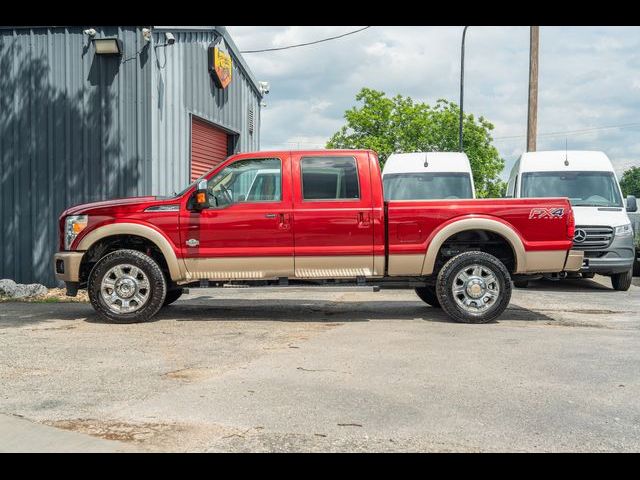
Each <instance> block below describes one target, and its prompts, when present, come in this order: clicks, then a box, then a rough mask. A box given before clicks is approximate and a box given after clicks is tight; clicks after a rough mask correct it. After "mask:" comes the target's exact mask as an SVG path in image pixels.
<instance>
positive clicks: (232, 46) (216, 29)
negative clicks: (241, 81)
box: [0, 25, 264, 98]
mask: <svg viewBox="0 0 640 480" xmlns="http://www.w3.org/2000/svg"><path fill="white" fill-rule="evenodd" d="M62 27H64V25H56V26H52V25H39V26H0V30H9V29H18V28H62ZM151 28H153V29H154V30H161V31H163V30H166V31H171V30H174V31H178V30H181V31H189V32H198V31H205V32H218V33H219V34H220V35H222V36H223V37H224V39H225V41H226V42H227V45H228V46H229V48H230V49H231V52H232V53H233V56H234V57H235V59H236V61H237V63H238V64H239V65H240V68H241V69H242V70H243V71H244V73H245V74H246V75H247V77H248V78H249V80H251V83H252V86H253V88H254V89H255V90H256V92H257V93H258V95H260V97H261V98H262V97H263V96H264V95H263V94H262V90H261V89H260V84H259V83H258V80H256V77H255V75H254V74H253V72H252V71H251V69H250V68H249V65H247V62H245V60H244V58H243V57H242V54H241V53H240V49H239V48H238V46H237V45H236V44H235V42H234V41H233V39H232V38H231V35H229V32H227V29H226V28H225V27H223V26H197V27H194V26H186V27H185V26H155V25H154V26H152V27H151Z"/></svg>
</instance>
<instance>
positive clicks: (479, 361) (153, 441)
mask: <svg viewBox="0 0 640 480" xmlns="http://www.w3.org/2000/svg"><path fill="white" fill-rule="evenodd" d="M191 292H192V293H191V294H190V295H186V296H184V297H183V298H182V299H181V300H179V301H178V302H176V304H175V305H174V306H171V307H169V308H166V309H165V310H163V311H162V312H161V314H160V315H158V317H157V318H156V319H154V321H152V322H150V323H147V324H138V325H111V324H106V323H103V322H102V321H101V320H100V319H99V318H98V317H97V316H96V315H95V314H94V312H93V310H92V309H91V307H90V306H89V305H88V304H83V303H18V302H8V303H2V304H0V384H1V385H2V389H0V414H8V415H20V416H23V417H24V418H25V419H27V420H30V421H32V422H36V423H37V424H44V425H48V426H53V427H57V428H58V429H60V431H62V432H68V431H73V432H79V433H86V434H89V435H91V436H93V437H97V438H102V439H107V440H118V441H120V442H121V443H125V444H127V445H128V446H130V447H132V448H135V449H139V450H144V451H637V450H638V449H639V448H640V382H638V373H637V372H638V371H639V370H640V368H639V367H640V349H638V345H639V344H640V343H639V342H640V316H639V315H638V313H637V312H638V310H639V307H640V295H639V292H640V287H638V286H632V287H631V289H630V290H629V291H628V292H614V291H612V290H611V289H610V284H609V283H608V279H604V278H601V277H596V279H595V280H566V281H563V282H549V281H542V282H534V283H533V284H532V285H531V286H530V287H529V288H527V289H525V290H519V289H515V290H514V295H513V298H512V303H511V306H510V308H509V309H508V310H507V311H506V312H505V314H504V315H503V316H502V317H501V318H500V319H499V320H498V321H497V322H495V323H492V324H488V325H462V324H456V323H452V322H450V321H449V320H448V319H447V317H446V316H445V315H444V314H443V313H442V312H441V311H440V310H437V309H433V308H430V307H428V306H427V305H425V304H423V303H422V302H421V301H420V300H419V299H418V298H417V297H416V296H415V294H414V293H413V292H412V291H382V292H379V293H372V292H354V291H349V290H346V289H345V290H344V291H339V292H334V291H326V290H322V289H316V290H301V289H292V288H290V289H279V290H272V291H265V290H244V291H243V290H240V289H222V290H214V289H202V290H200V289H192V290H191ZM2 449H3V445H2V439H1V438H0V451H2Z"/></svg>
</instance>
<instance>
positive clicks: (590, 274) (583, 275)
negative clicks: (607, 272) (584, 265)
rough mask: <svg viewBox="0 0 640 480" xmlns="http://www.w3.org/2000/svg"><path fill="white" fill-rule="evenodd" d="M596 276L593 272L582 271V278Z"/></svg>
mask: <svg viewBox="0 0 640 480" xmlns="http://www.w3.org/2000/svg"><path fill="white" fill-rule="evenodd" d="M595 276H596V273H595V272H582V278H593V277H595Z"/></svg>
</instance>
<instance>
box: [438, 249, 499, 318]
mask: <svg viewBox="0 0 640 480" xmlns="http://www.w3.org/2000/svg"><path fill="white" fill-rule="evenodd" d="M473 264H479V265H484V266H485V267H487V268H488V269H490V270H491V271H492V272H493V273H494V275H495V278H496V281H497V283H498V286H499V288H500V293H499V295H498V298H497V300H496V301H495V303H494V304H493V305H492V306H490V307H489V309H488V310H487V311H486V312H483V313H481V314H477V315H476V314H471V313H469V312H466V311H465V310H463V309H462V308H461V307H459V306H458V304H457V303H456V301H455V298H454V296H453V292H452V290H451V289H452V285H453V282H454V280H455V277H456V275H457V274H458V273H459V272H460V270H461V269H462V268H464V267H465V266H470V265H473ZM436 295H437V296H438V300H439V301H440V306H441V307H442V309H443V310H444V311H445V313H446V314H447V315H449V316H450V317H451V318H452V319H453V320H455V321H456V322H460V323H488V322H490V321H492V320H494V319H495V318H497V317H499V316H500V315H501V314H502V312H504V311H505V309H506V308H507V306H508V305H509V301H510V300H511V277H510V275H509V272H508V270H507V268H506V267H505V266H504V264H503V263H502V262H501V261H500V260H498V259H497V258H496V257H494V256H493V255H490V254H488V253H485V252H480V251H471V252H464V253H461V254H459V255H456V256H455V257H453V258H452V259H450V260H449V261H448V262H447V263H445V264H444V266H443V267H442V269H441V270H440V272H439V273H438V279H437V283H436Z"/></svg>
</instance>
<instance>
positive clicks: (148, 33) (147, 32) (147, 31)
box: [142, 28, 151, 42]
mask: <svg viewBox="0 0 640 480" xmlns="http://www.w3.org/2000/svg"><path fill="white" fill-rule="evenodd" d="M142 38H144V41H145V42H150V41H151V29H150V28H143V29H142Z"/></svg>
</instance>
